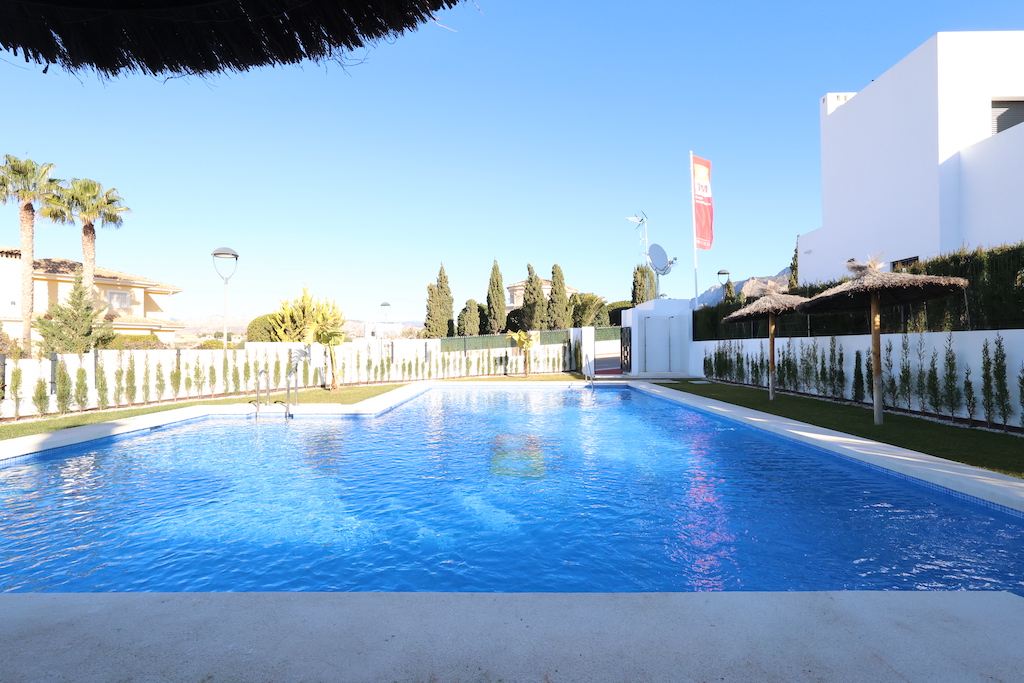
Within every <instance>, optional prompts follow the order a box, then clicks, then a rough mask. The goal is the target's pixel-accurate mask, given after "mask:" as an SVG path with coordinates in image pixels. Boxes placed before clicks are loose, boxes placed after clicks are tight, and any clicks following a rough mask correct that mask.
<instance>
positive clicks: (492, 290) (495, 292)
mask: <svg viewBox="0 0 1024 683" xmlns="http://www.w3.org/2000/svg"><path fill="white" fill-rule="evenodd" d="M486 329H487V334H501V333H502V332H504V331H505V287H504V285H503V284H502V281H501V270H499V269H498V262H497V261H495V262H494V265H493V266H491V280H490V282H488V283H487V327H486Z"/></svg>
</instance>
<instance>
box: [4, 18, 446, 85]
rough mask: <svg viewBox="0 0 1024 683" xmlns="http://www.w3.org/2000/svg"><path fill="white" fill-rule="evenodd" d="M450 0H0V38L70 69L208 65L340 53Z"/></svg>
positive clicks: (197, 69) (172, 69) (33, 58)
mask: <svg viewBox="0 0 1024 683" xmlns="http://www.w3.org/2000/svg"><path fill="white" fill-rule="evenodd" d="M456 4H458V0H372V1H371V0H79V1H76V2H67V1H61V0H0V47H2V48H3V49H5V50H10V51H12V52H14V54H15V55H21V56H24V58H25V61H28V62H35V63H37V64H47V65H49V64H57V65H59V66H61V67H63V68H65V69H67V70H69V71H79V70H89V69H95V70H96V71H98V72H99V73H100V74H102V75H104V76H116V75H118V74H119V73H122V72H134V71H138V72H142V73H146V74H163V73H166V74H209V73H215V72H219V71H247V70H248V69H250V68H252V67H256V66H265V65H270V64H291V63H297V62H301V61H303V60H306V59H311V60H314V61H320V60H326V59H331V58H335V57H339V56H341V55H342V54H343V53H345V52H348V51H350V50H354V49H357V48H360V47H363V46H364V45H366V44H368V43H372V42H374V41H377V40H380V39H382V38H390V37H396V36H398V35H400V34H401V33H403V32H405V31H408V30H410V29H413V28H416V27H417V26H419V25H420V24H422V23H424V22H425V21H427V20H429V19H431V18H432V15H433V14H434V13H435V12H437V11H438V10H440V9H445V8H448V7H453V6H455V5H456Z"/></svg>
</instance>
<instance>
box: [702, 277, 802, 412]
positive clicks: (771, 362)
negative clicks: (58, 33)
mask: <svg viewBox="0 0 1024 683" xmlns="http://www.w3.org/2000/svg"><path fill="white" fill-rule="evenodd" d="M805 301H807V299H805V298H804V297H802V296H795V295H793V294H783V293H782V292H780V291H779V283H778V282H774V281H772V282H769V283H768V286H767V287H765V289H764V295H763V296H761V297H760V298H758V299H756V300H754V301H752V302H751V303H749V304H747V305H746V306H744V307H743V308H741V309H740V310H738V311H736V312H735V313H733V314H731V315H727V316H725V317H724V318H722V322H723V323H742V322H746V321H748V320H761V319H763V318H767V319H768V398H769V400H775V316H777V315H785V314H786V313H793V312H794V311H795V310H796V307H797V306H799V305H800V304H802V303H803V302H805Z"/></svg>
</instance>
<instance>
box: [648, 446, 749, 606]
mask: <svg viewBox="0 0 1024 683" xmlns="http://www.w3.org/2000/svg"><path fill="white" fill-rule="evenodd" d="M691 437H692V439H693V440H692V442H691V444H690V453H689V468H688V471H687V475H688V476H687V482H688V487H689V488H688V489H687V491H686V494H685V495H684V496H683V498H682V500H680V501H678V502H675V503H672V504H671V505H670V507H671V509H672V512H673V513H674V515H675V520H674V523H673V528H674V529H675V530H676V534H675V536H673V537H670V538H668V539H666V552H667V553H668V556H669V558H670V559H672V560H673V561H675V562H678V563H680V564H681V565H683V567H684V569H683V572H684V573H685V575H686V577H687V579H688V580H687V583H688V584H689V585H690V586H691V587H692V589H693V590H696V591H721V590H726V589H728V590H737V589H740V588H742V584H741V582H740V580H739V578H738V570H737V565H736V546H735V541H736V535H735V534H734V533H733V532H732V531H731V530H730V528H729V514H728V510H727V505H726V503H725V502H724V501H723V497H722V495H721V493H720V491H719V489H721V488H722V487H723V485H724V484H725V480H724V479H721V478H717V477H715V476H714V474H713V473H712V472H711V471H710V470H709V468H708V465H709V462H708V457H707V451H708V447H709V444H708V443H707V442H708V441H709V437H708V435H704V434H696V433H693V434H691ZM702 442H703V443H702Z"/></svg>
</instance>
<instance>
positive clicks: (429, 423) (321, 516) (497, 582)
mask: <svg viewBox="0 0 1024 683" xmlns="http://www.w3.org/2000/svg"><path fill="white" fill-rule="evenodd" d="M1022 550H1024V520H1021V519H1019V518H1016V517H1013V516H1011V515H1009V514H1006V513H1004V512H1000V511H997V510H993V509H989V508H985V507H982V506H980V505H977V504H975V503H972V502H970V501H965V500H961V499H957V498H955V497H953V496H951V495H948V494H944V493H942V492H939V491H935V490H932V489H929V488H926V487H925V486H922V485H918V484H915V483H912V482H907V481H903V480H900V479H897V478H895V477H893V476H889V475H887V474H884V473H880V472H878V471H875V470H872V469H870V468H868V467H865V466H863V465H860V464H858V463H854V462H849V461H846V460H844V459H843V458H840V457H838V456H834V455H831V454H827V453H824V452H821V451H817V450H815V449H808V448H806V447H803V446H801V445H798V444H796V443H793V442H790V441H788V440H785V439H781V438H778V437H774V436H771V435H767V434H765V433H763V432H760V431H758V430H754V429H749V428H746V427H743V426H738V425H737V424H735V423H731V422H729V421H723V420H720V419H718V418H716V417H714V416H711V415H708V414H705V413H703V412H699V411H695V410H690V409H688V408H684V407H680V406H677V405H675V404H672V403H670V402H667V401H663V400H660V399H657V398H654V397H651V396H648V395H645V394H642V393H639V392H635V391H631V390H627V389H623V390H619V389H604V388H601V389H598V390H596V391H591V390H584V391H580V390H576V391H572V390H570V391H564V390H561V389H559V390H555V389H551V388H546V387H545V388H538V389H527V390H522V389H514V390H510V389H495V390H491V389H480V388H472V389H471V388H466V387H453V388H446V389H434V390H431V391H430V392H428V393H427V394H424V395H423V396H421V397H419V398H417V399H414V400H412V401H410V402H408V403H406V404H404V405H402V406H399V407H398V408H396V409H395V410H393V411H391V412H389V413H387V414H385V415H383V416H380V417H376V418H364V419H351V418H347V419H346V418H324V419H320V418H299V419H296V420H292V421H290V422H287V423H285V422H284V421H282V420H279V419H277V420H269V421H268V420H264V421H262V422H261V423H259V424H256V423H254V422H253V421H252V420H242V419H229V418H224V419H209V420H203V421H194V422H190V423H184V424H180V425H174V426H169V427H167V428H164V429H160V430H156V431H152V432H148V433H146V434H144V435H140V436H134V437H122V438H119V439H106V440H103V441H101V442H92V443H90V444H83V445H82V446H80V447H75V448H71V449H62V450H60V451H54V452H52V453H48V454H43V455H40V456H36V457H33V458H31V459H28V460H23V461H21V462H18V463H15V464H12V465H8V466H6V467H2V468H0V590H2V591H82V592H88V591H601V592H618V591H627V592H629V591H709V590H714V591H718V590H729V591H736V590H749V591H753V590H767V591H785V590H838V589H855V590H860V589H885V590H888V589H919V590H957V589H990V590H991V589H994V590H1013V591H1015V592H1020V591H1021V590H1022V588H1024V553H1022Z"/></svg>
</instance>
